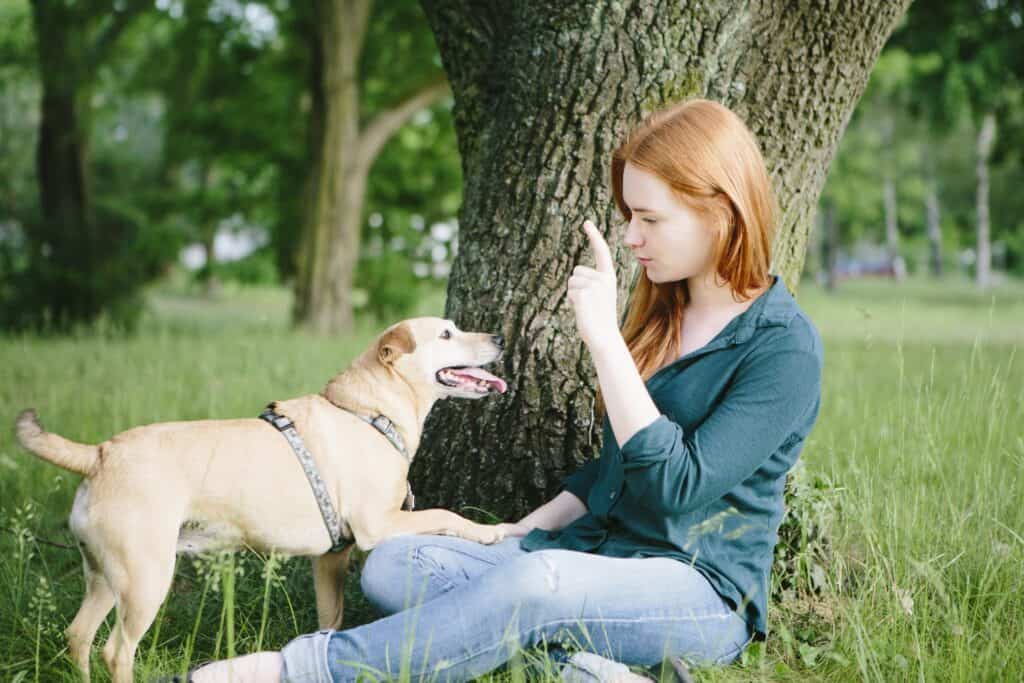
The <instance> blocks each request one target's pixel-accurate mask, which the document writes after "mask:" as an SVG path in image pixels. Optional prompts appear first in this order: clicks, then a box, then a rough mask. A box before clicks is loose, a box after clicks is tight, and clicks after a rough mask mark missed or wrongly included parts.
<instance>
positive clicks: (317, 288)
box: [295, 0, 448, 333]
mask: <svg viewBox="0 0 1024 683" xmlns="http://www.w3.org/2000/svg"><path fill="white" fill-rule="evenodd" d="M315 6H316V15H315V21H314V22H313V23H312V24H311V25H310V35H309V42H310V44H311V45H312V46H313V57H312V66H311V92H312V98H311V101H312V106H311V112H310V128H309V130H310V134H309V139H310V147H311V151H312V164H311V170H310V176H309V181H308V183H309V184H308V190H307V201H308V207H309V210H308V214H307V219H306V221H305V230H304V233H303V245H302V248H301V251H300V254H299V270H298V277H297V280H296V287H295V318H296V321H297V322H299V323H300V324H302V325H304V326H307V327H309V328H311V329H314V330H317V331H320V332H330V333H338V332H343V331H346V330H347V329H349V327H350V326H351V322H352V301H351V289H352V278H353V273H354V270H355V266H356V263H357V259H358V255H359V245H360V236H361V227H362V218H363V206H364V198H365V194H366V181H367V177H368V175H369V172H370V167H371V165H372V164H373V161H374V159H376V157H377V155H378V153H379V152H380V150H381V147H382V146H383V145H384V143H385V142H386V141H387V140H388V139H389V138H390V137H391V136H392V135H393V134H394V133H395V132H396V131H397V130H398V129H399V128H401V126H402V124H404V123H405V122H406V120H408V119H409V118H410V117H411V116H412V115H413V114H415V113H416V112H418V111H420V110H422V109H424V108H425V107H427V106H429V105H431V104H432V103H434V102H436V101H437V100H438V99H439V98H441V97H444V96H445V95H446V94H447V93H448V86H447V83H446V82H445V80H444V75H443V72H442V71H441V70H440V68H438V67H437V66H436V65H434V64H432V63H431V62H430V61H429V55H430V43H429V35H427V34H426V32H425V31H421V32H420V33H419V34H417V32H415V31H412V32H408V33H406V44H405V45H404V46H401V47H402V49H394V48H393V47H392V49H391V50H390V51H389V53H388V61H387V63H386V65H385V64H381V63H380V61H379V60H374V56H375V55H376V54H379V51H377V52H374V51H370V52H369V53H368V54H367V55H366V58H365V60H364V59H363V56H364V55H363V52H364V46H366V45H370V46H376V45H379V44H380V42H381V41H379V40H375V39H374V38H379V37H380V36H370V40H367V39H368V33H367V31H368V27H370V26H373V27H376V30H378V31H380V32H381V33H382V34H387V33H389V32H394V31H395V29H396V26H397V25H409V23H410V22H412V23H413V24H415V22H416V12H417V10H416V8H415V6H413V5H411V3H404V2H393V3H390V4H388V3H383V2H382V3H378V4H376V5H375V6H374V7H375V8H374V11H376V12H380V13H381V17H380V19H377V20H374V21H373V22H372V23H371V22H370V14H371V2H370V0H342V1H341V2H330V1H318V2H316V3H315ZM424 55H427V56H428V59H427V60H424V59H423V57H424ZM382 66H387V68H388V69H389V73H390V74H391V75H392V78H391V79H390V80H391V83H390V86H391V87H390V88H389V89H388V90H387V91H386V92H383V93H376V95H377V96H376V97H375V98H373V99H372V100H371V103H364V102H363V101H362V99H361V97H360V80H361V79H360V76H361V74H362V69H364V68H367V69H369V68H373V67H377V68H380V67H382ZM367 104H369V106H367ZM367 110H369V111H367Z"/></svg>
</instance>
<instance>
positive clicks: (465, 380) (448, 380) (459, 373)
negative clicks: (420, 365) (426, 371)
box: [436, 366, 508, 394]
mask: <svg viewBox="0 0 1024 683" xmlns="http://www.w3.org/2000/svg"><path fill="white" fill-rule="evenodd" d="M436 376H437V381H438V382H440V383H441V384H443V385H445V386H446V387H452V388H455V389H469V390H470V391H476V392H479V393H481V394H486V393H488V392H491V391H497V392H498V393H499V394H504V393H505V391H506V390H507V389H508V385H507V384H505V380H503V379H502V378H500V377H497V376H495V375H492V374H491V373H489V372H487V371H486V370H484V369H483V368H476V367H468V366H458V367H451V368H441V369H440V370H438V371H437V375H436Z"/></svg>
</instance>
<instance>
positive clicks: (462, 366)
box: [376, 318, 508, 398]
mask: <svg viewBox="0 0 1024 683" xmlns="http://www.w3.org/2000/svg"><path fill="white" fill-rule="evenodd" d="M504 346H505V340H504V339H503V338H502V337H501V336H500V335H496V334H487V333H486V332H463V331H462V330H460V329H459V328H457V327H456V326H455V324H454V323H453V322H452V321H450V320H443V319H441V318H412V319H410V320H404V321H402V322H400V323H397V324H395V325H392V326H391V327H389V328H388V329H387V330H386V331H385V332H384V334H382V335H381V336H380V338H379V339H378V340H377V346H376V349H377V360H378V361H379V362H380V363H381V364H383V365H386V366H388V367H390V368H391V369H393V370H394V371H395V372H398V373H399V374H401V375H402V376H403V377H405V378H406V379H407V380H408V381H410V382H412V383H414V384H416V385H418V386H421V387H429V388H430V390H432V391H433V392H434V394H435V395H436V396H437V397H438V398H448V397H449V396H455V397H457V398H481V397H483V396H487V395H488V394H490V393H492V392H497V393H499V394H503V393H505V391H506V390H507V389H508V385H506V384H505V381H504V380H503V379H501V378H500V377H496V376H495V375H492V374H491V373H489V372H487V371H486V370H484V369H483V368H481V367H480V366H482V365H487V364H489V363H493V362H494V361H496V360H498V358H500V357H501V353H502V350H503V349H504Z"/></svg>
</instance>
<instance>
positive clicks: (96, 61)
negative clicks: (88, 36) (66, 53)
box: [85, 0, 149, 74]
mask: <svg viewBox="0 0 1024 683" xmlns="http://www.w3.org/2000/svg"><path fill="white" fill-rule="evenodd" d="M148 8H149V4H148V3H145V2H142V1H141V0H135V1H134V2H132V3H130V4H129V5H128V7H127V9H125V10H123V11H121V12H116V13H115V14H114V15H113V19H111V20H110V23H108V24H107V26H106V28H104V29H103V31H102V32H101V33H100V34H99V35H98V36H97V37H96V40H94V41H93V43H92V45H91V46H89V48H88V50H87V52H86V58H85V71H86V73H87V74H93V73H95V71H96V67H98V66H99V65H100V63H101V62H102V61H103V60H104V59H105V58H106V56H107V53H108V52H109V51H110V48H111V47H113V45H114V43H116V42H117V39H118V38H119V37H121V34H122V33H124V30H125V29H126V28H128V25H129V24H130V23H131V22H132V20H134V19H135V17H137V16H138V15H140V14H142V12H143V11H144V10H146V9H148Z"/></svg>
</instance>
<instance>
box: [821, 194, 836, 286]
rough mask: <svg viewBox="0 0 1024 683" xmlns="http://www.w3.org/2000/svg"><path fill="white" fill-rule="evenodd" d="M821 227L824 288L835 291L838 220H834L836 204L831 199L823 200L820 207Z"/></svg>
mask: <svg viewBox="0 0 1024 683" xmlns="http://www.w3.org/2000/svg"><path fill="white" fill-rule="evenodd" d="M821 213H822V215H821V223H822V225H821V227H822V230H823V231H824V235H823V236H822V237H823V239H822V240H821V243H822V260H823V261H824V270H825V290H826V291H828V292H834V291H836V284H837V280H838V273H837V272H836V270H837V266H838V264H839V221H837V220H836V206H835V204H834V203H832V202H831V201H825V202H823V206H822V207H821Z"/></svg>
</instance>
